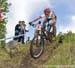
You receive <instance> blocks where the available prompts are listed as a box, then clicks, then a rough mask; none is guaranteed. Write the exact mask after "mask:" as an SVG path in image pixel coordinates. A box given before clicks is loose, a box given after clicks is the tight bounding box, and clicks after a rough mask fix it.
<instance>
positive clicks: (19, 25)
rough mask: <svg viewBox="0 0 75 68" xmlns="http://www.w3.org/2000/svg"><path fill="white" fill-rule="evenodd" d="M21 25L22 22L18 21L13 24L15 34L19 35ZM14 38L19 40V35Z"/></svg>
mask: <svg viewBox="0 0 75 68" xmlns="http://www.w3.org/2000/svg"><path fill="white" fill-rule="evenodd" d="M21 25H22V22H21V21H19V22H18V24H17V25H16V26H15V36H18V35H20V29H21ZM14 40H19V37H14Z"/></svg>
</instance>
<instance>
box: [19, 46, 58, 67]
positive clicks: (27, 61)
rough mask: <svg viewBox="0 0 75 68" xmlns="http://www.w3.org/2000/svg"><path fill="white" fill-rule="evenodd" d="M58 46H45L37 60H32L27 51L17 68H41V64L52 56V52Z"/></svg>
mask: <svg viewBox="0 0 75 68" xmlns="http://www.w3.org/2000/svg"><path fill="white" fill-rule="evenodd" d="M57 46H58V45H56V46H52V47H51V45H47V46H45V50H44V53H43V54H42V55H41V56H40V57H39V58H38V59H33V58H32V57H31V56H30V52H29V50H28V51H27V52H26V54H25V55H24V56H23V60H22V62H21V64H20V66H19V68H43V67H42V66H43V64H44V63H46V62H47V61H48V60H49V58H50V57H52V56H53V55H54V50H55V49H56V48H57Z"/></svg>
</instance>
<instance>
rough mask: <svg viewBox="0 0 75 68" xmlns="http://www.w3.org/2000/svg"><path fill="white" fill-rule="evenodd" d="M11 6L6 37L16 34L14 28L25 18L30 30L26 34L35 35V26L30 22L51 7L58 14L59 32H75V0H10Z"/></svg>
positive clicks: (57, 25)
mask: <svg viewBox="0 0 75 68" xmlns="http://www.w3.org/2000/svg"><path fill="white" fill-rule="evenodd" d="M8 2H9V3H11V4H12V5H11V6H10V7H9V13H8V14H7V16H8V22H7V25H6V27H7V34H6V37H11V36H14V28H15V25H16V24H17V23H18V21H19V20H24V21H25V22H26V24H27V29H29V32H28V33H27V34H26V36H31V38H32V37H33V36H34V28H33V27H31V26H29V25H28V23H29V22H30V21H32V20H34V19H35V18H36V17H38V16H40V15H42V14H43V10H44V9H45V8H47V7H50V8H51V9H52V11H54V12H55V14H56V16H57V24H56V27H57V34H58V33H59V32H63V33H66V32H67V31H72V32H74V33H75V27H74V26H75V8H74V6H75V0H8Z"/></svg>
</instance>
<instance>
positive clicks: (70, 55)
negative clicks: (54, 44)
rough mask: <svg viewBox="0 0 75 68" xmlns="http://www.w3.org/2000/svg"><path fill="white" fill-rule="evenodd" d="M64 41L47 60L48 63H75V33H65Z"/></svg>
mask: <svg viewBox="0 0 75 68" xmlns="http://www.w3.org/2000/svg"><path fill="white" fill-rule="evenodd" d="M63 41H64V42H63V44H60V46H59V47H58V48H57V49H56V50H55V51H54V54H53V56H52V57H51V58H49V60H48V62H46V65H50V66H54V67H55V66H56V65H75V34H65V35H64V40H63ZM67 68H70V67H67ZM73 68H74V67H73Z"/></svg>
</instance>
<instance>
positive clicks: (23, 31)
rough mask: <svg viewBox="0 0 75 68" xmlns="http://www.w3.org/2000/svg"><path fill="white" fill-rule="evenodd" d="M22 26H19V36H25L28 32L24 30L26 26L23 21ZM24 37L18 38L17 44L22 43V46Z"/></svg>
mask: <svg viewBox="0 0 75 68" xmlns="http://www.w3.org/2000/svg"><path fill="white" fill-rule="evenodd" d="M21 22H22V25H21V29H20V34H25V33H26V32H28V30H26V24H25V21H21ZM24 36H25V35H22V36H20V37H19V42H20V41H22V44H24V40H25V38H24Z"/></svg>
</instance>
